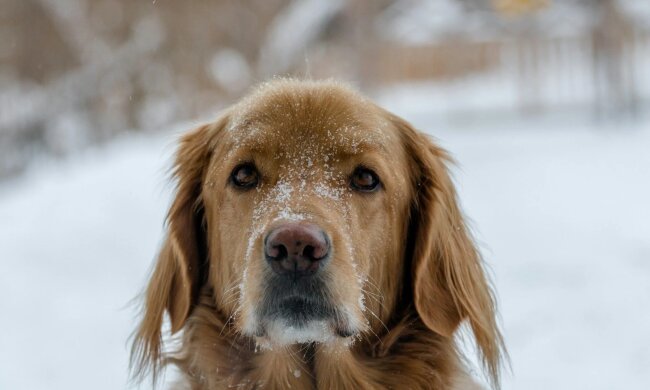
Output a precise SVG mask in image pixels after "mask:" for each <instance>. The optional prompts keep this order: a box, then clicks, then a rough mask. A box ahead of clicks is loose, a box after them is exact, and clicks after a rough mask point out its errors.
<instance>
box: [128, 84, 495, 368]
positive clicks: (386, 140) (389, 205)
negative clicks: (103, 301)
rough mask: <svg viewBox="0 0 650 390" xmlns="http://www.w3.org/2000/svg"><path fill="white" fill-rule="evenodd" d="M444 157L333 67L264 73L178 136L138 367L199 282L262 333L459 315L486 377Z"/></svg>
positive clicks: (236, 322) (179, 316)
mask: <svg viewBox="0 0 650 390" xmlns="http://www.w3.org/2000/svg"><path fill="white" fill-rule="evenodd" d="M446 161H447V156H446V154H445V152H444V151H443V150H441V149H440V148H438V147H437V146H436V145H435V144H433V143H432V142H431V141H430V140H429V139H428V138H427V137H426V136H425V135H423V134H421V133H420V132H418V131H416V130H415V129H413V127H411V126H410V125H409V124H408V123H407V122H405V121H404V120H402V119H400V118H398V117H396V116H394V115H392V114H390V113H388V112H387V111H385V110H383V109H381V108H379V107H377V106H376V105H374V104H373V103H371V102H370V101H368V100H367V99H365V98H363V97H361V96H359V95H358V94H357V93H355V92H353V91H351V90H349V89H347V88H345V87H342V86H340V85H338V84H334V83H328V82H301V81H290V80H289V81H287V80H283V81H276V82H273V83H270V84H268V85H266V86H263V87H261V88H259V89H258V90H257V91H255V92H254V93H253V94H251V95H250V96H249V97H247V98H246V99H244V100H243V101H242V102H240V103H239V104H237V105H235V106H233V107H232V108H230V109H228V110H227V111H226V112H225V113H224V114H223V115H222V116H221V117H220V118H219V119H218V120H217V121H216V122H214V123H212V124H209V125H205V126H201V127H200V128H198V129H196V130H194V131H192V132H190V133H188V134H187V135H185V136H184V137H183V138H182V139H181V142H180V146H179V150H178V154H177V158H176V164H175V170H174V176H175V178H176V179H177V180H178V187H177V192H176V197H175V200H174V202H173V204H172V206H171V209H170V211H169V214H168V236H167V239H166V241H165V243H164V245H163V247H162V250H161V253H160V256H159V258H158V261H157V264H156V269H155V271H154V273H153V275H152V277H151V281H150V283H149V287H148V289H147V294H146V305H145V310H144V318H143V320H142V323H141V325H140V327H139V329H138V331H137V333H136V338H135V344H134V350H133V351H134V356H135V357H136V358H139V359H140V368H143V367H146V366H147V365H148V364H153V365H154V367H155V366H156V365H157V364H158V363H159V362H160V361H161V343H160V340H161V325H162V320H163V315H164V313H165V312H167V313H168V314H169V317H170V320H171V330H172V333H174V332H176V331H178V330H180V329H182V328H183V327H184V326H185V324H186V323H187V320H188V318H190V317H191V316H192V314H193V311H194V310H195V309H196V308H197V306H200V305H199V298H200V296H201V297H202V298H205V297H207V299H209V304H205V303H202V304H201V305H203V306H202V309H203V310H211V311H213V312H214V314H215V315H217V316H219V317H224V321H225V322H227V324H226V325H225V326H231V327H234V328H235V333H238V334H244V335H247V336H250V337H251V338H255V339H256V341H258V342H261V343H263V344H269V345H286V344H293V343H304V342H319V343H325V344H331V345H342V346H345V345H348V344H350V340H354V339H355V337H354V336H359V337H357V338H361V339H363V336H364V335H372V336H374V337H379V336H378V334H381V333H384V330H387V326H390V324H391V322H390V321H394V320H396V319H397V320H399V317H400V316H411V315H416V316H417V317H418V318H419V320H420V321H421V322H422V323H423V324H424V325H426V326H427V327H428V328H429V329H430V330H431V331H433V332H435V333H438V334H439V335H442V336H443V337H451V336H452V334H453V332H454V331H455V329H456V328H457V326H458V325H459V323H460V322H461V321H462V320H463V319H467V320H468V322H469V324H470V326H471V328H472V330H473V333H474V336H475V339H476V341H477V344H478V346H479V349H480V350H481V352H482V356H483V358H484V362H485V363H486V365H487V366H488V368H489V370H490V372H491V373H492V374H493V375H494V376H496V369H497V366H498V361H499V353H500V346H501V338H500V334H499V332H498V329H497V326H496V323H495V313H494V301H493V298H492V295H491V291H490V288H489V285H488V283H487V281H486V278H485V276H484V273H483V269H482V265H481V262H480V257H479V256H478V253H477V251H476V249H475V246H474V243H473V241H472V240H471V237H470V236H469V234H468V232H467V229H466V227H465V224H464V220H463V217H462V214H461V212H460V210H459V207H458V205H457V202H456V194H455V191H454V186H453V184H452V182H451V180H450V178H449V176H448V174H447V169H446V166H445V162H446ZM201 302H204V301H203V300H202V301H201ZM226 319H227V321H226ZM217 334H221V332H217Z"/></svg>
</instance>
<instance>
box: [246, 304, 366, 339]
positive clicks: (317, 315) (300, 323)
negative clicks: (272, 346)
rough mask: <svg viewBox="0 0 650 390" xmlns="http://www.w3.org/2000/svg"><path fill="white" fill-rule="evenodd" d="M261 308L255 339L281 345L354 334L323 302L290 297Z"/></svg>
mask: <svg viewBox="0 0 650 390" xmlns="http://www.w3.org/2000/svg"><path fill="white" fill-rule="evenodd" d="M271 301H274V302H267V303H266V304H265V305H263V309H262V310H261V313H260V316H259V320H260V321H259V325H258V327H257V330H256V334H255V336H257V337H261V338H267V339H270V340H274V341H276V342H279V343H281V344H294V343H305V342H327V341H330V340H331V339H333V338H334V337H341V338H348V337H350V336H353V335H354V334H355V333H356V330H355V329H353V327H352V326H351V325H350V321H349V319H348V318H347V316H346V315H343V314H342V311H341V310H339V309H337V308H336V307H335V306H333V305H331V304H330V303H329V302H327V301H325V300H324V299H322V298H321V299H314V298H306V297H301V296H290V297H287V298H283V299H280V300H271Z"/></svg>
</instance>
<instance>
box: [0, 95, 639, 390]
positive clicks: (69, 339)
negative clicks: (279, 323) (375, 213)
mask: <svg viewBox="0 0 650 390" xmlns="http://www.w3.org/2000/svg"><path fill="white" fill-rule="evenodd" d="M384 103H385V104H387V105H388V106H389V107H392V108H394V109H395V110H396V111H397V112H398V113H400V114H402V115H403V116H404V117H406V118H407V119H409V120H412V121H414V122H415V123H416V125H417V126H418V127H420V128H422V129H424V130H427V131H429V132H431V133H432V134H434V135H435V136H436V137H438V138H439V140H440V142H441V143H442V145H443V146H445V147H446V148H448V149H449V150H450V151H452V153H453V155H454V156H455V157H456V159H457V160H458V162H459V166H458V168H457V169H456V170H455V177H456V179H457V183H458V187H459V192H460V195H461V197H462V201H463V205H464V208H465V211H466V213H467V214H468V215H469V216H470V217H471V219H472V220H473V225H474V227H475V230H476V235H477V238H478V239H479V241H480V242H481V245H482V247H483V248H484V251H483V252H484V255H485V258H486V260H487V261H488V262H489V264H490V265H491V268H492V273H493V278H494V280H495V283H496V287H497V291H498V294H499V296H500V309H501V317H502V321H503V325H504V332H505V337H506V340H507V344H508V347H509V350H510V356H511V359H512V368H513V373H512V374H506V375H505V376H504V388H505V389H526V390H535V389H540V390H541V389H544V390H547V389H567V390H574V389H590V390H599V389H602V390H605V389H623V388H624V389H629V390H634V389H639V390H641V389H647V388H650V310H648V307H649V304H650V206H649V201H648V199H650V121H640V122H630V123H611V124H609V125H604V126H595V125H593V124H590V123H589V122H588V121H585V120H558V119H557V118H556V119H553V120H532V119H531V120H527V121H521V120H513V121H508V122H498V123H497V122H495V121H493V120H491V121H489V124H486V123H488V122H487V121H486V122H485V123H483V122H482V121H481V120H474V121H471V122H468V121H465V122H463V123H462V124H458V123H449V122H445V121H441V120H439V118H436V119H435V120H434V118H432V117H431V115H430V114H427V113H426V111H422V110H420V109H418V108H417V107H415V108H413V106H411V105H410V104H408V102H404V101H395V100H393V101H391V100H390V99H384ZM188 127H189V126H188ZM174 136H175V134H172V132H169V133H166V134H164V135H157V136H133V135H131V136H125V137H123V138H121V139H119V140H117V141H115V142H113V143H112V144H110V145H108V146H105V147H102V148H94V149H90V150H87V151H85V152H83V153H82V154H78V155H76V156H74V157H70V158H68V159H66V160H63V161H56V162H42V163H40V164H37V165H36V166H35V167H33V169H31V170H30V171H29V172H28V173H27V174H25V175H24V176H22V177H20V178H16V179H13V180H10V181H7V182H4V183H0V313H1V314H0V316H1V317H0V389H3V390H4V389H7V390H13V389H21V390H30V389H35V390H40V389H66V390H70V389H88V388H92V389H98V390H101V389H111V390H114V389H122V388H127V387H128V385H127V359H128V352H127V351H128V348H127V342H126V339H127V337H128V336H129V333H130V332H131V331H132V329H133V327H134V310H133V307H132V306H129V301H130V299H131V298H133V297H134V296H135V295H136V294H137V293H138V292H139V290H140V289H141V287H142V286H143V285H144V282H145V280H146V275H147V272H148V270H149V267H150V264H151V261H152V259H153V256H154V254H155V252H156V249H157V247H158V245H159V243H160V240H161V237H162V222H163V217H164V213H165V211H166V206H167V204H168V201H169V197H170V191H171V188H170V186H169V185H167V184H166V168H167V167H168V163H169V157H170V155H171V153H172V152H173V142H174ZM143 387H144V386H143Z"/></svg>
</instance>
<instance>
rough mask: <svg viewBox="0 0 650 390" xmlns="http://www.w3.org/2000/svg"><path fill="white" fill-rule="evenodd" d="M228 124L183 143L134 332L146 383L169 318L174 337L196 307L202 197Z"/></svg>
mask: <svg viewBox="0 0 650 390" xmlns="http://www.w3.org/2000/svg"><path fill="white" fill-rule="evenodd" d="M225 121H226V120H225V118H222V119H220V121H219V122H217V123H216V124H212V125H204V126H201V127H199V128H197V129H195V130H193V131H191V132H189V133H187V134H186V135H184V136H183V137H182V138H181V140H180V145H179V148H178V151H177V154H176V160H175V164H174V169H173V177H174V178H175V179H176V181H177V186H176V196H175V198H174V200H173V202H172V205H171V207H170V210H169V212H168V214H167V220H166V222H167V236H166V239H165V242H164V243H163V246H162V249H161V251H160V254H159V255H158V260H157V262H156V265H155V269H154V271H153V274H152V276H151V279H150V280H149V285H148V286H147V289H146V292H145V302H144V310H143V318H142V321H141V323H140V325H139V327H138V329H137V330H136V332H135V337H134V342H133V347H132V351H131V363H132V366H133V367H134V369H135V371H134V372H135V375H136V376H138V377H142V376H143V375H144V374H145V373H146V372H147V371H148V369H149V368H152V369H153V374H154V377H155V376H156V372H157V369H158V365H159V363H160V359H161V346H162V345H161V344H162V329H161V328H162V324H163V317H164V313H165V312H167V314H168V315H169V319H170V324H171V333H172V334H173V333H176V332H177V331H179V330H180V329H181V328H182V327H183V325H185V321H186V320H187V318H188V316H189V315H190V313H191V311H192V309H193V307H194V305H195V304H196V302H197V299H198V295H199V291H200V288H201V285H202V284H203V282H204V277H205V272H203V269H204V268H205V267H206V266H207V260H208V254H207V247H206V226H205V221H204V218H203V200H202V196H201V191H202V183H203V182H204V177H205V170H206V169H207V167H208V164H209V161H210V157H211V154H212V150H213V146H214V143H215V142H216V139H217V138H218V135H219V134H220V133H221V131H222V128H223V125H224V123H225Z"/></svg>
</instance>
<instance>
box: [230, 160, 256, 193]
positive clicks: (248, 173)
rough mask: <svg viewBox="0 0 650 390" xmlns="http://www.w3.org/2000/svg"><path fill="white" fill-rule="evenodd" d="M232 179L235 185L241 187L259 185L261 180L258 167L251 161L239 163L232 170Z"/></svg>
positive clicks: (247, 187) (246, 187)
mask: <svg viewBox="0 0 650 390" xmlns="http://www.w3.org/2000/svg"><path fill="white" fill-rule="evenodd" d="M230 181H231V182H232V184H233V185H234V186H235V187H238V188H240V189H249V188H253V187H255V186H257V183H258V181H259V174H258V172H257V168H255V165H253V164H251V163H246V164H241V165H238V166H236V167H235V169H233V170H232V173H231V174H230Z"/></svg>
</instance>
